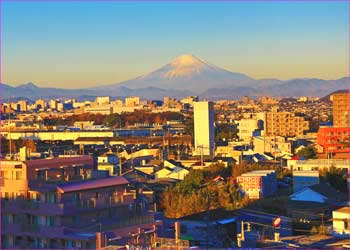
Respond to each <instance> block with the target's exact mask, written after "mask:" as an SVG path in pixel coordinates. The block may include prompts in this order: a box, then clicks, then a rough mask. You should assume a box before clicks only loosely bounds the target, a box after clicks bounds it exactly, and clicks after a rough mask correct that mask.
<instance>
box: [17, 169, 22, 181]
mask: <svg viewBox="0 0 350 250" xmlns="http://www.w3.org/2000/svg"><path fill="white" fill-rule="evenodd" d="M21 179H22V172H21V171H16V180H21Z"/></svg>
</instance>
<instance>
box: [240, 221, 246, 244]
mask: <svg viewBox="0 0 350 250" xmlns="http://www.w3.org/2000/svg"><path fill="white" fill-rule="evenodd" d="M244 240H245V237H244V221H241V241H244Z"/></svg>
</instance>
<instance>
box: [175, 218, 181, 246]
mask: <svg viewBox="0 0 350 250" xmlns="http://www.w3.org/2000/svg"><path fill="white" fill-rule="evenodd" d="M179 240H180V222H179V221H175V242H176V243H178V242H179Z"/></svg>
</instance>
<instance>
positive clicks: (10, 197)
mask: <svg viewBox="0 0 350 250" xmlns="http://www.w3.org/2000/svg"><path fill="white" fill-rule="evenodd" d="M1 163H2V164H1V186H0V191H1V198H2V201H1V202H2V206H1V216H2V225H1V226H2V230H1V234H2V242H1V248H16V249H18V248H23V247H26V248H31V249H33V248H45V249H49V248H53V249H65V248H68V249H72V248H74V249H96V248H100V247H101V246H102V247H103V246H106V245H107V244H106V242H110V239H111V238H112V239H115V238H117V237H118V239H121V240H124V242H127V241H128V240H130V238H132V237H133V236H132V235H131V234H135V233H137V232H138V235H139V236H140V235H141V233H142V232H143V233H142V234H145V231H149V230H151V229H152V228H156V225H157V223H158V222H155V221H154V215H153V212H150V210H149V203H148V201H147V199H146V200H145V199H144V198H142V197H144V196H143V194H142V190H141V191H136V192H133V191H132V190H130V182H129V181H128V180H127V179H126V178H124V177H122V176H115V177H107V178H101V177H97V178H96V176H99V175H96V174H93V173H94V172H96V170H93V168H92V165H93V160H92V157H90V156H74V157H71V156H69V157H63V158H49V159H38V160H27V159H26V155H25V154H24V155H21V159H19V160H15V161H13V160H12V161H7V160H3V161H2V162H1ZM93 176H95V177H93ZM158 224H159V223H158ZM126 232H127V233H126ZM128 233H131V234H128ZM142 238H144V236H142ZM101 239H102V240H101ZM143 240H145V239H143Z"/></svg>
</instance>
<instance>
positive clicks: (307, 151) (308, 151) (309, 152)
mask: <svg viewBox="0 0 350 250" xmlns="http://www.w3.org/2000/svg"><path fill="white" fill-rule="evenodd" d="M297 155H298V156H299V157H303V158H305V159H316V158H317V150H316V148H315V147H313V146H307V147H305V148H303V149H300V150H299V151H298V153H297Z"/></svg>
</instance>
